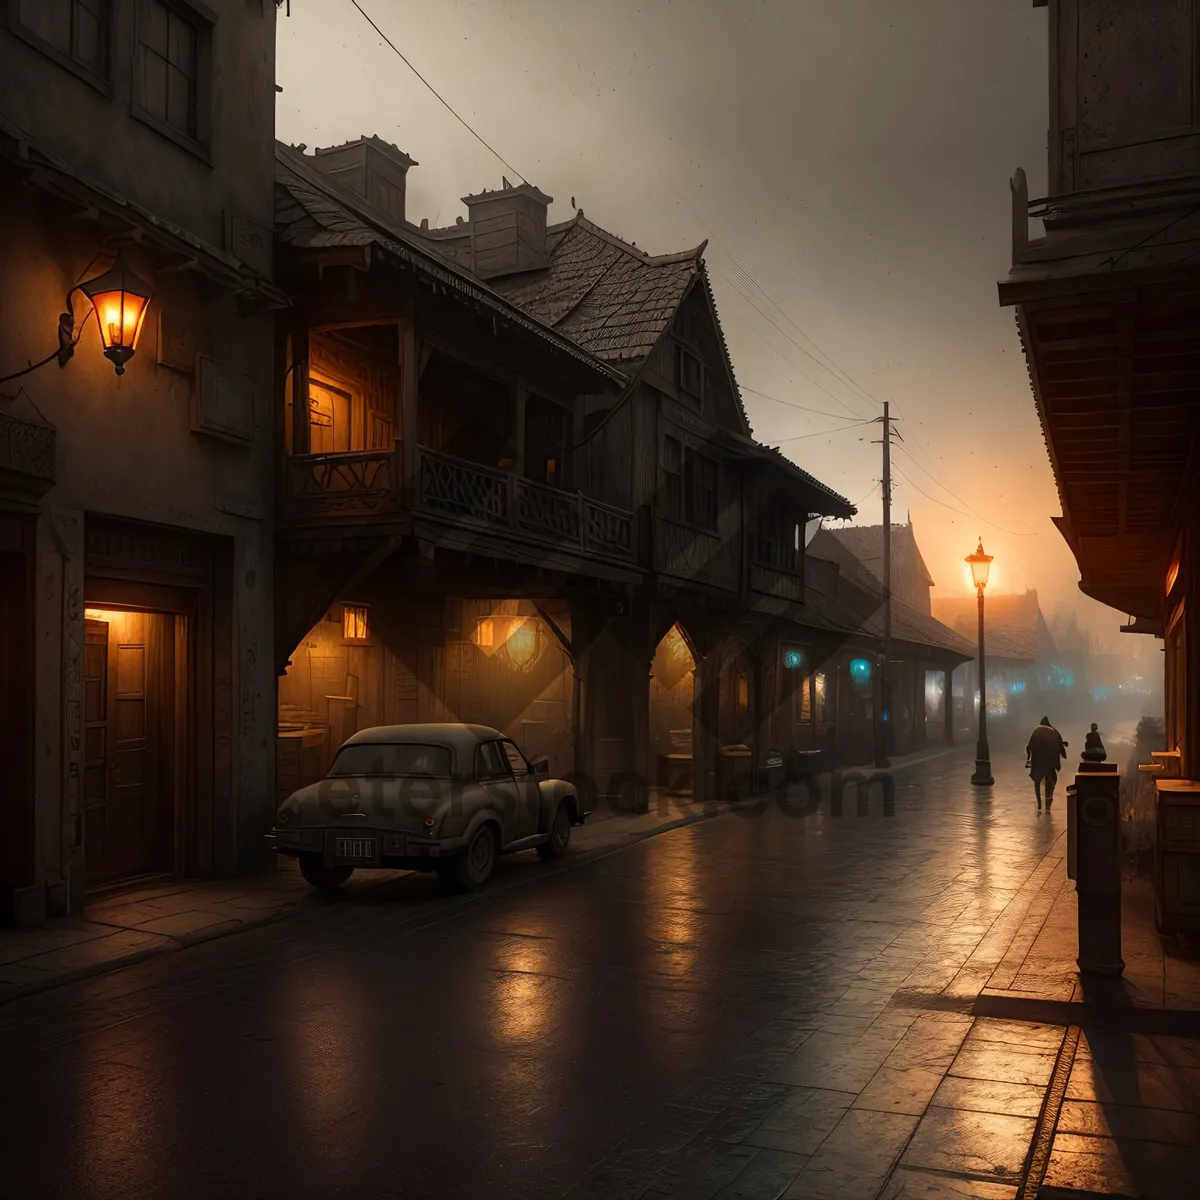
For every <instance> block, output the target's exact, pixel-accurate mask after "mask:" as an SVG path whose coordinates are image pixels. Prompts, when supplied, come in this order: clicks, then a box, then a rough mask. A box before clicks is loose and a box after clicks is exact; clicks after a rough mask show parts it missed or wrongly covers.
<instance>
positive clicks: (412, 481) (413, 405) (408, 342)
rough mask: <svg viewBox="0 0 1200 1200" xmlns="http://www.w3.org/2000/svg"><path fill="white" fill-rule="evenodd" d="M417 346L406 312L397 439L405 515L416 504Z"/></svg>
mask: <svg viewBox="0 0 1200 1200" xmlns="http://www.w3.org/2000/svg"><path fill="white" fill-rule="evenodd" d="M420 351H421V346H420V342H419V340H418V338H417V324H416V315H415V313H414V312H411V311H410V312H409V314H408V316H407V318H406V319H405V320H404V322H403V323H402V324H401V326H400V395H399V397H398V401H399V413H398V417H399V420H398V421H397V424H396V431H397V432H396V436H397V437H398V438H402V439H403V442H402V445H401V454H400V460H401V472H402V478H401V480H400V496H401V499H402V503H403V506H404V508H405V510H406V511H408V512H412V511H413V509H414V508H415V507H416V502H417V490H418V489H417V478H416V476H417V415H418V397H417V389H418V386H419V384H418V381H419V378H420V370H421V367H420V362H419V355H420Z"/></svg>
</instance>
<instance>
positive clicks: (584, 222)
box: [547, 212, 708, 267]
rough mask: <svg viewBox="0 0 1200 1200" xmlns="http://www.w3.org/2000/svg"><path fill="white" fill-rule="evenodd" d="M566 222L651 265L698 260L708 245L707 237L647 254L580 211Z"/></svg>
mask: <svg viewBox="0 0 1200 1200" xmlns="http://www.w3.org/2000/svg"><path fill="white" fill-rule="evenodd" d="M566 224H568V225H570V224H578V225H579V226H580V227H581V228H583V229H586V230H587V231H588V233H592V234H595V235H596V236H597V237H599V238H602V239H603V240H604V241H606V242H608V243H609V244H610V245H612V246H615V247H616V248H617V249H618V250H624V251H625V253H626V254H628V255H630V256H631V257H633V258H636V259H637V260H638V262H643V263H650V264H651V265H652V266H663V267H666V266H671V265H672V264H674V263H681V262H687V261H688V260H689V259H690V260H694V261H697V262H699V261H700V259H701V258H703V256H704V250H705V247H707V245H708V239H707V238H706V239H705V240H704V241H702V242H701V243H700V245H699V246H696V247H694V248H693V249H691V250H677V251H675V252H674V253H671V254H648V253H647V252H646V251H645V250H639V249H638V247H637V246H635V245H634V244H633V243H632V242H627V241H626V240H625V239H624V238H622V237H618V236H617V235H616V234H615V233H611V232H610V231H609V230H607V229H605V228H604V227H603V226H601V225H597V224H596V222H595V221H591V220H589V219H588V218H587V217H585V216H584V215H583V213H582V212H577V213H576V214H575V216H574V217H573V218H572V219H571V221H569V222H566ZM547 232H549V230H547Z"/></svg>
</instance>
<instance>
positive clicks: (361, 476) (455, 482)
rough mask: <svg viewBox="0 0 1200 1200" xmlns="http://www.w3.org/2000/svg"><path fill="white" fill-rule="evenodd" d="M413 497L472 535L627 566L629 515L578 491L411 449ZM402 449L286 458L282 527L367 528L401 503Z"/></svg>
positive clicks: (423, 509) (429, 513) (418, 505)
mask: <svg viewBox="0 0 1200 1200" xmlns="http://www.w3.org/2000/svg"><path fill="white" fill-rule="evenodd" d="M416 456H417V462H416V478H415V480H414V487H413V489H412V495H411V498H410V501H409V502H411V504H412V505H413V507H414V508H415V510H416V512H418V513H420V514H422V515H424V516H425V517H428V518H432V519H436V520H438V521H442V522H447V523H450V524H453V525H457V526H462V527H466V528H473V529H485V530H492V531H495V532H497V533H500V532H505V531H507V532H508V533H509V534H511V535H512V536H513V537H514V538H517V539H519V540H520V541H523V542H529V541H533V542H538V543H542V544H545V545H546V546H548V547H553V548H563V549H570V550H575V551H577V552H579V553H581V554H589V555H595V556H597V557H602V558H612V559H619V560H622V561H624V562H631V561H632V560H633V558H634V555H635V547H634V521H633V516H632V514H631V513H628V512H624V511H622V510H621V509H618V508H613V507H611V506H609V505H607V504H601V503H600V502H599V501H598V500H592V499H590V498H588V497H587V496H583V495H581V494H580V493H578V492H565V491H561V490H559V489H558V488H553V487H547V486H546V485H545V484H541V483H535V482H534V481H533V480H530V479H524V478H522V477H521V476H519V475H515V474H513V473H512V472H510V471H500V470H496V469H495V468H493V467H485V466H482V465H480V464H478V463H472V462H467V461H466V460H464V459H461V458H454V457H452V456H451V455H448V454H439V453H438V452H436V451H434V450H427V449H426V448H425V447H423V446H418V447H417V448H416ZM403 461H404V458H403V446H402V443H400V442H397V443H396V445H395V448H394V449H392V450H356V451H351V452H349V453H340V454H296V455H291V456H290V457H289V458H288V459H287V462H286V466H285V472H286V473H285V495H284V509H285V522H287V523H290V524H291V525H293V526H302V527H303V526H311V525H312V524H314V523H315V524H324V523H326V522H328V521H337V522H340V523H347V522H352V521H354V520H364V521H370V520H371V519H372V518H374V517H378V516H386V515H391V514H398V513H400V512H401V511H402V510H403V508H404V505H405V503H406V500H405V489H404V487H403V484H404V472H403V467H402V463H403Z"/></svg>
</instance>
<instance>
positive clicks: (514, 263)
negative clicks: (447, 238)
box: [463, 179, 553, 279]
mask: <svg viewBox="0 0 1200 1200" xmlns="http://www.w3.org/2000/svg"><path fill="white" fill-rule="evenodd" d="M504 184H505V186H504V187H503V188H501V189H500V191H498V192H480V193H479V195H477V196H464V197H463V203H464V204H465V205H466V206H467V211H468V213H469V214H470V228H471V270H472V271H474V272H475V274H476V275H479V276H480V277H481V278H483V279H488V278H492V277H494V276H497V275H512V274H515V273H516V272H517V271H535V270H537V269H538V268H539V267H544V266H545V265H546V211H547V209H549V207H550V205H551V204H552V203H553V197H551V196H547V195H546V194H545V193H544V192H542V191H540V190H539V189H538V188H536V187H534V186H533V184H531V183H523V184H520V185H519V186H518V187H513V186H512V185H511V184H509V182H508V180H507V179H506V180H504Z"/></svg>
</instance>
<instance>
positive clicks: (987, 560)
mask: <svg viewBox="0 0 1200 1200" xmlns="http://www.w3.org/2000/svg"><path fill="white" fill-rule="evenodd" d="M967 562H968V563H969V564H970V566H971V582H972V583H974V585H975V591H976V592H977V593H978V595H979V743H978V745H977V746H976V747H975V774H974V775H972V776H971V782H972V783H973V784H975V785H976V786H978V787H991V785H992V784H993V783H995V782H996V781H995V780H994V779H993V778H992V762H991V757H992V756H991V751H989V750H988V741H987V676H986V673H985V670H984V654H983V592H984V589H985V588H986V587H987V582H988V575H989V573H990V572H991V569H992V556H991V555H990V554H984V552H983V539H982V538H980V539H979V548H978V549H977V550H976V551H975V553H974V554H968V555H967Z"/></svg>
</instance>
